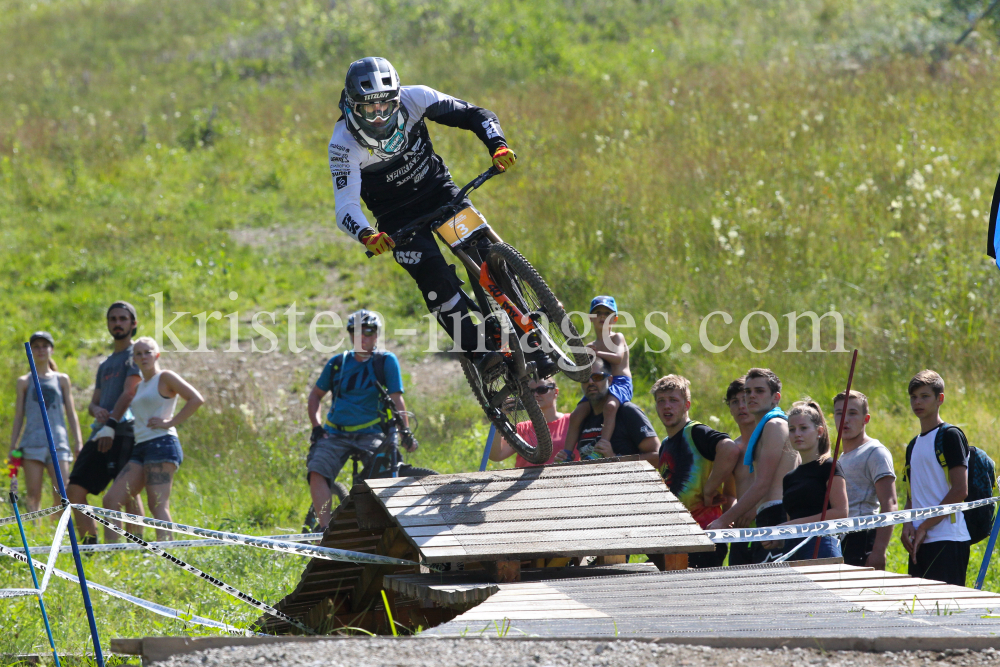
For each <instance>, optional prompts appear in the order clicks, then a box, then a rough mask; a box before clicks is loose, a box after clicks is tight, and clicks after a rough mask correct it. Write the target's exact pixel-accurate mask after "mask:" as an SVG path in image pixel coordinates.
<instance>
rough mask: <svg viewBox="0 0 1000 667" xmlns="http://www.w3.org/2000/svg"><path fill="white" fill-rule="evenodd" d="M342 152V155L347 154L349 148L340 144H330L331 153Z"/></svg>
mask: <svg viewBox="0 0 1000 667" xmlns="http://www.w3.org/2000/svg"><path fill="white" fill-rule="evenodd" d="M333 151H340V152H341V153H346V152H347V146H341V145H340V144H330V152H333Z"/></svg>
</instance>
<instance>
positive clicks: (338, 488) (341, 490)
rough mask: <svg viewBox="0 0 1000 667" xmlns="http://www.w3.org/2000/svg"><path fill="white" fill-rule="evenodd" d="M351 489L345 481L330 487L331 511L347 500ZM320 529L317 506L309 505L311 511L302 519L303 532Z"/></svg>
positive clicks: (312, 531) (313, 531)
mask: <svg viewBox="0 0 1000 667" xmlns="http://www.w3.org/2000/svg"><path fill="white" fill-rule="evenodd" d="M350 492H351V491H350V489H348V488H347V485H346V484H344V483H343V482H334V483H333V486H331V487H330V513H331V514H333V512H335V511H336V509H337V508H338V507H340V504H341V503H342V502H344V501H345V500H347V495H348V494H349V493H350ZM318 531H319V518H318V517H317V516H316V508H315V507H313V506H312V505H309V511H308V512H306V518H305V519H303V520H302V532H304V533H315V532H318Z"/></svg>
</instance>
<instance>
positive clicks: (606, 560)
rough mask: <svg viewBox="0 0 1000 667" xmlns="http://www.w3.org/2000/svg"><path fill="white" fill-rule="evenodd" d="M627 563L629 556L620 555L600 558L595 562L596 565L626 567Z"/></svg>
mask: <svg viewBox="0 0 1000 667" xmlns="http://www.w3.org/2000/svg"><path fill="white" fill-rule="evenodd" d="M627 562H628V556H627V555H624V554H618V555H615V556H598V557H597V560H595V561H594V565H624V564H625V563H627Z"/></svg>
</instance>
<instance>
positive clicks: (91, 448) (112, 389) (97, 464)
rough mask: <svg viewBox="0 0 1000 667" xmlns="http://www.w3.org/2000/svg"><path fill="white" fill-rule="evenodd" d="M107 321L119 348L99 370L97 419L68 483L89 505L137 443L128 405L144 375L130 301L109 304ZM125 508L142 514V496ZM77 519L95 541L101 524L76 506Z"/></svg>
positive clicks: (93, 407)
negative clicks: (137, 361) (135, 348)
mask: <svg viewBox="0 0 1000 667" xmlns="http://www.w3.org/2000/svg"><path fill="white" fill-rule="evenodd" d="M107 325H108V333H110V334H111V337H112V338H113V339H114V352H113V353H112V354H111V356H109V357H108V358H107V359H105V360H104V361H103V362H101V365H100V366H99V367H98V369H97V379H96V380H95V382H94V395H93V397H92V398H91V400H90V406H89V412H90V415H91V416H92V417H93V418H94V423H93V428H92V432H91V434H90V437H89V438H88V439H87V442H86V443H84V445H83V448H82V449H81V450H80V454H79V456H77V459H76V463H75V464H74V465H73V470H72V471H71V472H70V474H69V484H68V485H67V487H66V495H67V497H68V498H69V500H70V502H72V503H75V504H81V505H85V504H87V496H88V495H95V496H96V495H100V494H102V493H104V489H106V488H107V486H108V484H110V483H111V482H112V481H114V479H115V477H117V476H118V473H119V472H121V470H122V468H124V467H125V464H126V463H128V460H129V457H130V456H131V455H132V445H133V444H134V442H135V436H134V435H133V431H132V421H133V420H132V412H131V411H130V410H129V406H130V405H131V404H132V397H133V396H135V391H136V388H137V387H138V386H139V381H140V380H141V379H142V376H141V375H140V373H139V367H138V366H136V365H135V363H134V362H133V360H132V337H133V336H134V335H135V331H136V327H137V322H136V314H135V308H134V307H133V306H132V304H130V303H128V302H127V301H116V302H114V303H113V304H111V307H110V308H108V312H107ZM125 511H126V512H128V513H129V514H138V515H140V516H141V515H142V514H143V507H142V500H141V499H140V498H139V496H138V495H135V496H132V497H130V499H129V501H128V503H126V505H125ZM73 520H74V523H76V529H77V532H78V533H79V535H80V539H81V541H82V542H83V543H84V544H96V543H97V523H96V522H95V521H94V520H93V519H91V518H90V517H88V516H87V515H85V514H80V513H79V512H76V511H75V510H74V514H73Z"/></svg>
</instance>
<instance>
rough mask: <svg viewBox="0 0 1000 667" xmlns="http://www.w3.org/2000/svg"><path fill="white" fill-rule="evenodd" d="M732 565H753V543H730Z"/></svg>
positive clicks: (730, 561)
mask: <svg viewBox="0 0 1000 667" xmlns="http://www.w3.org/2000/svg"><path fill="white" fill-rule="evenodd" d="M729 564H730V565H753V543H752V542H733V543H732V544H731V545H729Z"/></svg>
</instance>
